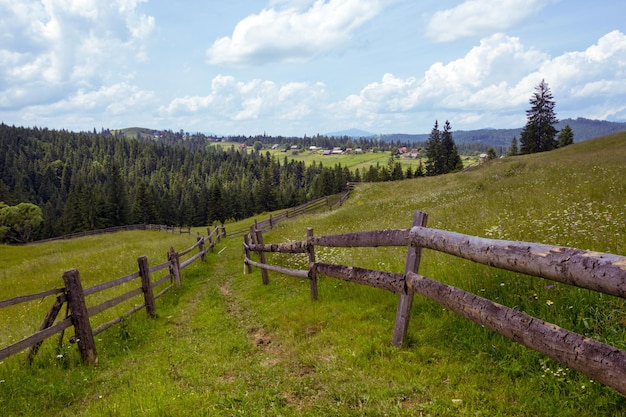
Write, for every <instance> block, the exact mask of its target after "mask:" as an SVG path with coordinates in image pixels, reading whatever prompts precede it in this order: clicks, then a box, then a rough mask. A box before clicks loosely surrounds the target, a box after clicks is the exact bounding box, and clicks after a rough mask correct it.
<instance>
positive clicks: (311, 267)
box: [306, 227, 317, 301]
mask: <svg viewBox="0 0 626 417" xmlns="http://www.w3.org/2000/svg"><path fill="white" fill-rule="evenodd" d="M311 239H313V228H312V227H307V229H306V240H307V252H308V254H309V279H310V280H311V301H315V300H317V272H316V271H315V248H314V246H313V243H311Z"/></svg>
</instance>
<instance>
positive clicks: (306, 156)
mask: <svg viewBox="0 0 626 417" xmlns="http://www.w3.org/2000/svg"><path fill="white" fill-rule="evenodd" d="M212 146H221V147H222V148H224V149H230V148H231V147H232V146H234V147H235V149H237V148H238V146H239V144H238V143H235V142H216V143H215V144H213V145H212ZM248 149H250V148H248ZM266 152H269V153H270V155H272V156H274V157H275V158H276V160H277V161H279V162H280V163H281V164H282V163H283V161H284V159H285V158H287V160H288V161H291V160H295V161H303V162H304V163H305V164H306V165H307V166H308V165H310V164H312V163H313V162H315V163H316V164H318V163H322V164H323V165H324V166H326V167H334V166H335V165H341V166H342V167H347V168H349V169H350V170H351V171H355V170H356V169H359V171H360V172H361V175H363V174H364V173H365V172H366V171H367V170H368V169H369V167H370V166H374V167H375V166H377V165H380V166H383V167H385V166H387V164H388V163H389V156H390V153H389V152H376V153H373V152H366V153H360V154H357V153H346V154H342V155H323V154H322V153H321V151H309V150H308V149H305V150H299V151H297V152H296V153H295V154H294V152H293V151H291V150H289V151H287V152H281V151H280V150H279V149H274V150H272V149H267V148H266V149H263V150H261V153H262V154H263V155H265V153H266ZM478 160H479V158H478V157H477V156H463V164H464V165H465V166H468V165H471V164H474V163H476V162H478ZM396 162H400V164H401V165H402V169H403V170H404V171H405V172H406V170H407V169H408V167H411V169H412V170H413V171H415V170H416V169H417V168H418V166H419V163H420V160H419V159H411V158H398V159H396ZM425 163H426V161H425V160H422V164H425ZM424 168H425V166H424Z"/></svg>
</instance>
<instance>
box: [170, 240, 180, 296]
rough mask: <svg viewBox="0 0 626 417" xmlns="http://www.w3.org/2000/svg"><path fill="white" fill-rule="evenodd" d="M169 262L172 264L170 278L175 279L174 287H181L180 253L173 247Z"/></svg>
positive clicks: (171, 247)
mask: <svg viewBox="0 0 626 417" xmlns="http://www.w3.org/2000/svg"><path fill="white" fill-rule="evenodd" d="M167 260H168V261H169V262H170V276H171V277H172V278H173V279H174V285H175V286H176V287H180V263H179V261H178V252H176V251H175V250H174V247H173V246H170V251H169V252H168V253H167Z"/></svg>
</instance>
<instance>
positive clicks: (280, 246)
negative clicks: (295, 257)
mask: <svg viewBox="0 0 626 417" xmlns="http://www.w3.org/2000/svg"><path fill="white" fill-rule="evenodd" d="M307 246H308V243H307V242H286V243H267V244H260V243H251V244H249V245H248V249H249V250H251V251H254V252H280V253H307V252H308V247H307Z"/></svg>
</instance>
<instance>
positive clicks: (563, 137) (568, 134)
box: [559, 125, 574, 148]
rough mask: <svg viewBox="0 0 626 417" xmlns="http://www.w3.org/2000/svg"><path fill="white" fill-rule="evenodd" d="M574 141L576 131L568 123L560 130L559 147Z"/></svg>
mask: <svg viewBox="0 0 626 417" xmlns="http://www.w3.org/2000/svg"><path fill="white" fill-rule="evenodd" d="M572 143H574V132H572V128H571V127H570V126H569V125H566V126H565V127H564V128H563V129H561V132H559V148H562V147H564V146H567V145H571V144H572Z"/></svg>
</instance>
